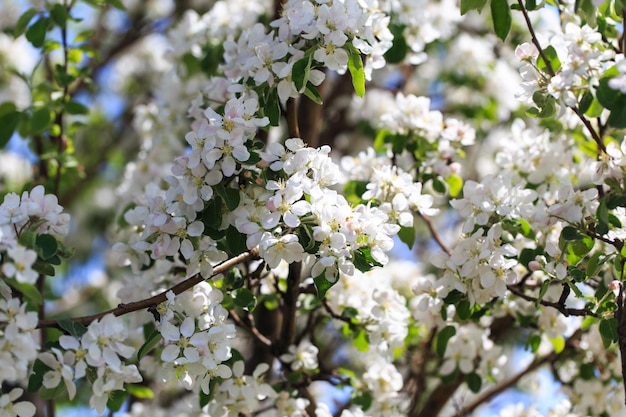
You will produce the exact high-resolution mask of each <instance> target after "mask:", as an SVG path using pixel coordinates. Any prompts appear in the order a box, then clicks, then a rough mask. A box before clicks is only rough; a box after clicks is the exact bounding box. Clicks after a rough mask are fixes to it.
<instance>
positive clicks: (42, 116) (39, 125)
mask: <svg viewBox="0 0 626 417" xmlns="http://www.w3.org/2000/svg"><path fill="white" fill-rule="evenodd" d="M51 121H52V118H51V117H50V109H49V108H48V107H41V108H38V109H36V110H35V111H33V117H32V118H31V119H30V131H31V133H32V134H34V135H36V134H39V133H42V132H44V131H45V130H46V129H47V128H48V127H49V126H50V122H51Z"/></svg>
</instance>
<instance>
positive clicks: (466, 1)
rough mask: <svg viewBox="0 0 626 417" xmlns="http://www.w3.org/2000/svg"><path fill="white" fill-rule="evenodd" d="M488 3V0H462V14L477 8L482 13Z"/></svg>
mask: <svg viewBox="0 0 626 417" xmlns="http://www.w3.org/2000/svg"><path fill="white" fill-rule="evenodd" d="M486 4H487V0H461V16H463V15H465V14H466V13H467V12H469V11H471V10H476V11H477V12H478V13H480V12H482V11H483V8H484V7H485V5H486Z"/></svg>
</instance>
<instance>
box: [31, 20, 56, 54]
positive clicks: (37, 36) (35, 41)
mask: <svg viewBox="0 0 626 417" xmlns="http://www.w3.org/2000/svg"><path fill="white" fill-rule="evenodd" d="M49 25H50V18H49V17H40V18H39V19H38V20H37V21H36V22H35V23H33V24H32V25H30V26H29V27H28V29H26V39H28V41H29V42H30V43H31V44H32V45H33V46H34V47H35V48H41V47H42V46H43V43H44V41H45V40H46V33H47V32H48V26H49Z"/></svg>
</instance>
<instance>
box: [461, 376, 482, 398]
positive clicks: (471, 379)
mask: <svg viewBox="0 0 626 417" xmlns="http://www.w3.org/2000/svg"><path fill="white" fill-rule="evenodd" d="M465 383H466V384H467V387H468V388H469V389H470V390H471V391H472V392H473V393H474V394H477V393H478V392H479V391H480V388H481V387H482V385H483V380H482V378H481V377H480V376H479V375H478V374H477V373H476V372H472V373H471V374H467V375H465Z"/></svg>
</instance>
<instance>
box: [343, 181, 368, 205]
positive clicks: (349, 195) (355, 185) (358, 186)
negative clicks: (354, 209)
mask: <svg viewBox="0 0 626 417" xmlns="http://www.w3.org/2000/svg"><path fill="white" fill-rule="evenodd" d="M367 184H368V182H367V181H357V180H352V181H348V182H347V183H346V185H345V186H344V187H343V194H344V197H346V200H348V202H350V203H351V204H359V203H361V202H362V201H363V199H362V198H361V196H362V195H363V193H365V192H366V191H367Z"/></svg>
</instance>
